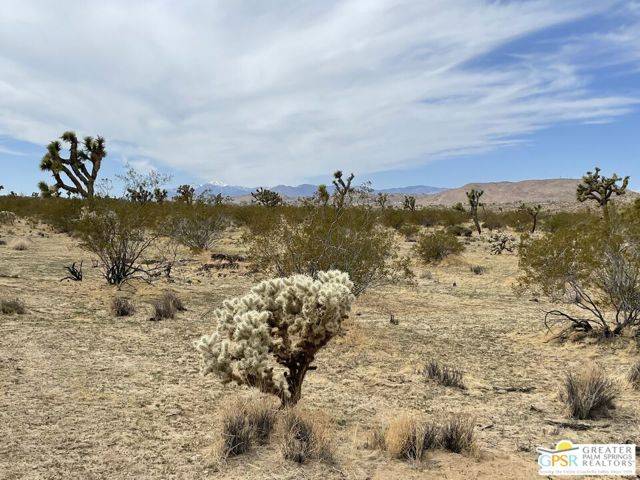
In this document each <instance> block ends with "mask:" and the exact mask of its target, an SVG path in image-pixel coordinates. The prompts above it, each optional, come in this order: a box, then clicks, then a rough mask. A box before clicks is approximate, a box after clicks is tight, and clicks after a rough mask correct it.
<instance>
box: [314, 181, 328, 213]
mask: <svg viewBox="0 0 640 480" xmlns="http://www.w3.org/2000/svg"><path fill="white" fill-rule="evenodd" d="M315 197H316V200H317V201H318V203H320V205H322V206H323V207H326V206H327V205H328V204H329V198H330V195H329V190H327V186H326V185H325V184H324V183H323V184H320V185H318V190H316V194H315Z"/></svg>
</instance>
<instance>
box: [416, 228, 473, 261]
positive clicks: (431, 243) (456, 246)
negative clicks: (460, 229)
mask: <svg viewBox="0 0 640 480" xmlns="http://www.w3.org/2000/svg"><path fill="white" fill-rule="evenodd" d="M415 250H416V252H417V254H418V257H420V260H422V261H423V262H424V263H433V262H439V261H441V260H443V259H444V258H446V257H448V256H449V255H452V254H457V253H460V252H462V251H463V250H464V245H462V244H461V243H460V241H458V239H457V238H456V237H454V236H453V235H451V234H450V233H446V232H441V231H440V232H435V233H425V234H422V235H420V237H419V238H418V242H417V244H416V245H415Z"/></svg>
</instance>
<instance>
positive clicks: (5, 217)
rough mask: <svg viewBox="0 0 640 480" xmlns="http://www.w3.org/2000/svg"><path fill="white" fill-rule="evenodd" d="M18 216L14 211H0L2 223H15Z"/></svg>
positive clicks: (0, 222)
mask: <svg viewBox="0 0 640 480" xmlns="http://www.w3.org/2000/svg"><path fill="white" fill-rule="evenodd" d="M17 219H18V217H17V216H16V214H15V213H13V212H7V211H5V210H2V211H0V225H13V224H14V223H16V220H17Z"/></svg>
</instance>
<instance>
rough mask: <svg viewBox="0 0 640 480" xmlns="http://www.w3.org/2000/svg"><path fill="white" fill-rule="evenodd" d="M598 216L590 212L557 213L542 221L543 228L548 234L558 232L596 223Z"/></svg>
mask: <svg viewBox="0 0 640 480" xmlns="http://www.w3.org/2000/svg"><path fill="white" fill-rule="evenodd" d="M595 218H596V216H595V215H594V214H592V213H590V212H584V211H582V212H564V211H563V212H557V213H553V214H549V215H547V216H546V217H545V218H543V219H542V222H541V227H542V229H543V230H545V231H547V232H551V233H553V232H557V231H558V230H561V229H566V228H572V227H576V226H578V225H582V224H588V223H590V222H592V221H594V220H595Z"/></svg>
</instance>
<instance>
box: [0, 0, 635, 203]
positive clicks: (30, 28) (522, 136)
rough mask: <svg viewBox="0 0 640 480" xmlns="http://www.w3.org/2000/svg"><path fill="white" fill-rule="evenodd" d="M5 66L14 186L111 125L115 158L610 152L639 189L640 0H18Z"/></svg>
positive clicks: (232, 172) (177, 162)
mask: <svg viewBox="0 0 640 480" xmlns="http://www.w3.org/2000/svg"><path fill="white" fill-rule="evenodd" d="M50 25H56V28H49V26H50ZM78 39H81V41H79V40H78ZM0 72H2V74H1V75H0V184H4V185H5V188H6V191H9V190H15V191H18V192H23V193H30V192H32V191H34V190H36V187H35V185H36V183H37V182H38V181H39V180H41V179H45V178H46V176H45V175H44V174H42V173H41V172H39V170H38V162H39V158H40V157H41V156H42V154H43V153H44V148H45V145H46V144H47V143H48V141H50V140H52V139H54V138H56V137H57V136H59V135H60V134H61V133H62V132H63V131H65V130H68V129H71V130H75V131H76V132H77V133H78V134H79V135H89V134H90V135H96V134H101V135H103V136H105V138H106V140H107V149H108V151H109V156H108V157H107V160H106V161H105V163H104V167H103V172H102V175H103V176H105V177H110V178H114V176H115V175H116V174H118V173H121V172H122V170H123V166H124V164H125V163H127V162H128V163H130V164H132V165H133V166H135V167H136V168H138V169H140V170H145V169H150V168H155V169H157V170H159V171H162V172H166V173H170V174H172V175H173V176H174V179H173V182H172V183H174V184H178V183H183V182H189V183H204V182H207V181H213V180H216V181H221V182H224V183H228V184H237V185H247V186H257V185H275V184H280V183H286V184H298V183H304V182H314V183H315V182H320V181H326V180H327V178H328V176H329V175H330V173H331V172H332V171H334V170H335V169H338V168H340V169H342V170H346V171H354V172H355V173H356V174H357V175H358V178H359V179H361V180H366V179H369V180H372V181H373V184H374V186H377V187H380V188H384V187H392V186H403V185H416V184H426V185H434V186H443V187H455V186H459V185H462V184H464V183H467V182H473V181H499V180H521V179H528V178H552V177H553V178H555V177H571V178H576V177H579V176H580V175H581V174H582V173H584V172H585V171H586V170H588V169H591V168H593V166H595V165H598V166H601V167H602V168H603V170H604V171H605V172H607V173H608V172H612V171H615V172H617V173H619V174H626V175H631V177H632V187H633V188H635V189H640V158H639V154H640V147H639V141H638V133H639V132H640V2H638V1H613V0H612V1H607V0H598V1H572V0H566V1H562V2H557V1H552V0H531V1H511V2H509V1H501V2H496V1H478V0H448V1H444V0H432V1H430V2H417V1H401V0H346V1H340V2H338V1H336V2H331V1H323V2H318V1H293V0H292V1H286V0H282V1H277V2H276V1H274V2H260V3H256V2H252V1H238V2H218V3H212V2H204V1H196V0H193V1H187V2H179V3H178V2H168V1H160V0H158V1H148V2H137V3H135V4H131V3H129V2H125V1H124V0H112V1H105V2H92V3H90V4H88V5H87V4H85V3H83V2H80V1H70V0H64V1H61V2H56V4H55V5H54V4H53V3H51V2H46V1H44V0H43V1H35V0H33V1H32V0H26V1H25V0H21V1H17V0H15V1H14V0H7V1H6V2H3V6H2V8H1V9H0Z"/></svg>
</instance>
